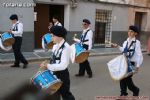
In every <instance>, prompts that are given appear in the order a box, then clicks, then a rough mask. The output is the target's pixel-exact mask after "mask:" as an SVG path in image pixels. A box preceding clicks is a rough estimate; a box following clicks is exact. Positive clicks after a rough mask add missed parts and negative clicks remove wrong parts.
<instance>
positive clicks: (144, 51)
mask: <svg viewBox="0 0 150 100" xmlns="http://www.w3.org/2000/svg"><path fill="white" fill-rule="evenodd" d="M142 52H143V53H144V54H147V53H146V50H142ZM119 54H121V53H120V52H107V53H91V54H90V55H89V57H96V56H111V55H119ZM27 60H28V62H37V61H44V60H49V57H35V58H27ZM13 62H14V59H10V60H2V59H0V64H10V63H13Z"/></svg>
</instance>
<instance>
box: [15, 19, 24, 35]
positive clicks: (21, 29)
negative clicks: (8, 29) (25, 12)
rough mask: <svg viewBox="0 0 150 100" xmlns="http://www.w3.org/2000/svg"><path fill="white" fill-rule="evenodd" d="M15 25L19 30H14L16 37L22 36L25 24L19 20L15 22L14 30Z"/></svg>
mask: <svg viewBox="0 0 150 100" xmlns="http://www.w3.org/2000/svg"><path fill="white" fill-rule="evenodd" d="M16 25H17V26H16ZM15 27H17V28H18V30H17V31H12V34H14V36H15V37H17V36H19V37H22V34H23V24H22V23H21V22H19V21H17V22H16V23H15V24H13V26H12V30H13V29H14V28H15Z"/></svg>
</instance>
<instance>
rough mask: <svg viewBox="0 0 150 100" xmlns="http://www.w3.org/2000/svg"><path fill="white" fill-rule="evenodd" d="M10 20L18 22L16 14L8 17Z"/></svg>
mask: <svg viewBox="0 0 150 100" xmlns="http://www.w3.org/2000/svg"><path fill="white" fill-rule="evenodd" d="M9 19H10V20H15V19H16V20H18V16H17V15H16V14H12V15H11V16H10V17H9Z"/></svg>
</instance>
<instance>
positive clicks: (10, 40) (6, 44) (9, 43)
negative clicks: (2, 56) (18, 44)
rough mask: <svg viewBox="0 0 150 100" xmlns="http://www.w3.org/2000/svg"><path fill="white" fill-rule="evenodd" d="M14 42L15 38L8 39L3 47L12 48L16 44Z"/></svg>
mask: <svg viewBox="0 0 150 100" xmlns="http://www.w3.org/2000/svg"><path fill="white" fill-rule="evenodd" d="M14 42H15V40H14V39H13V38H8V39H6V40H5V41H3V45H4V46H5V47H8V46H12V45H13V44H14Z"/></svg>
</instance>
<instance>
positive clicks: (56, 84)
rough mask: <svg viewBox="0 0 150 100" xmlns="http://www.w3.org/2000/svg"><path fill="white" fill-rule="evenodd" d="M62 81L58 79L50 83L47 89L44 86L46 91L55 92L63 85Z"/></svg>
mask: <svg viewBox="0 0 150 100" xmlns="http://www.w3.org/2000/svg"><path fill="white" fill-rule="evenodd" d="M61 85H62V82H61V81H60V80H57V81H56V82H54V83H53V84H52V85H50V86H49V87H48V88H47V89H46V88H44V91H46V92H47V93H48V94H51V95H52V94H54V93H55V92H57V91H58V89H59V88H60V87H61Z"/></svg>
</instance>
